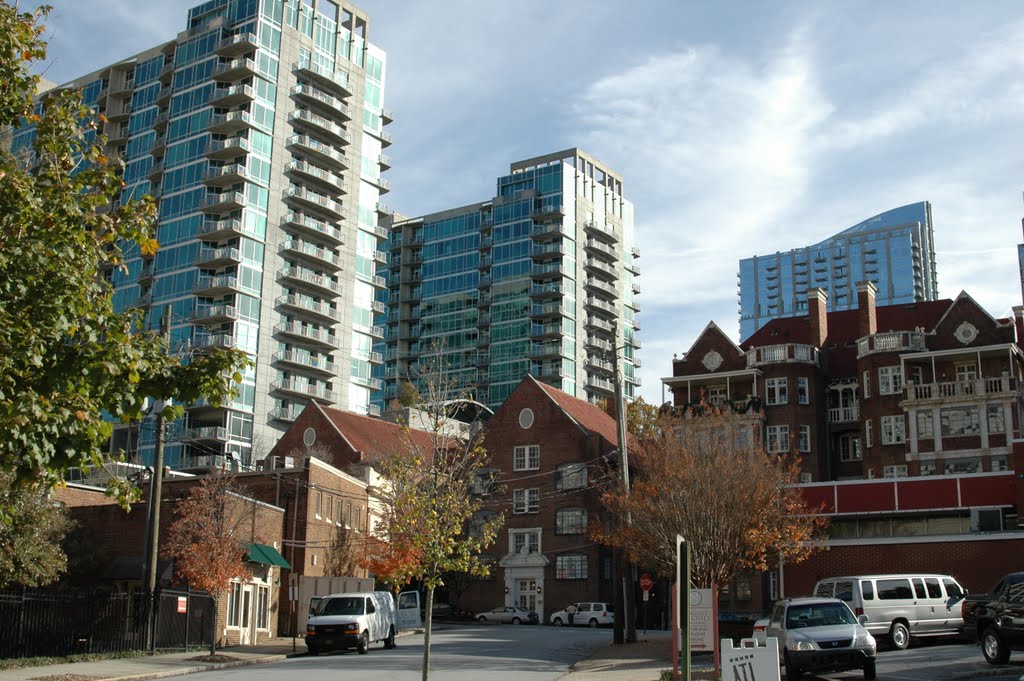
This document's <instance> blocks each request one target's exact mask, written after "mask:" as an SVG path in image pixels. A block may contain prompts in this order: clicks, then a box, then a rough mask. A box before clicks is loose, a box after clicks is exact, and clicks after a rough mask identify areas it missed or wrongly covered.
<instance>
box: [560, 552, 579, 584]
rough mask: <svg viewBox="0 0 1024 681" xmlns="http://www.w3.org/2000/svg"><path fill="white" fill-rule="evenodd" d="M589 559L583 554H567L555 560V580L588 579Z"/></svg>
mask: <svg viewBox="0 0 1024 681" xmlns="http://www.w3.org/2000/svg"><path fill="white" fill-rule="evenodd" d="M586 578H587V557H586V556H585V555H583V554H582V553H567V554H563V555H561V556H558V557H557V558H555V579H586Z"/></svg>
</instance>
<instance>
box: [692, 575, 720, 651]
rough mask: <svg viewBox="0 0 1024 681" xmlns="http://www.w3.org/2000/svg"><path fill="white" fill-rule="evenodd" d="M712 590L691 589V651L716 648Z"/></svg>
mask: <svg viewBox="0 0 1024 681" xmlns="http://www.w3.org/2000/svg"><path fill="white" fill-rule="evenodd" d="M712 593H713V592H712V591H711V589H690V650H714V648H715V610H716V608H715V607H714V605H715V599H714V596H712Z"/></svg>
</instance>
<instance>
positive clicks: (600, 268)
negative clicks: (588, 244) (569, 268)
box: [583, 258, 619, 281]
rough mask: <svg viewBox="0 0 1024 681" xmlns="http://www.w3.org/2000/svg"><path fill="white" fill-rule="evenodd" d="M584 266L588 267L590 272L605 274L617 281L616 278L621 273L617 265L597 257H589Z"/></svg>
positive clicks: (607, 277) (599, 274)
mask: <svg viewBox="0 0 1024 681" xmlns="http://www.w3.org/2000/svg"><path fill="white" fill-rule="evenodd" d="M583 266H584V267H586V268H587V269H588V270H589V271H590V272H592V273H594V274H597V275H598V276H603V277H605V278H606V279H609V280H611V281H615V280H616V279H618V278H619V273H618V271H617V270H616V269H615V267H614V266H613V265H609V264H608V263H606V262H605V261H603V260H598V259H597V258H587V260H586V262H585V263H584V265H583Z"/></svg>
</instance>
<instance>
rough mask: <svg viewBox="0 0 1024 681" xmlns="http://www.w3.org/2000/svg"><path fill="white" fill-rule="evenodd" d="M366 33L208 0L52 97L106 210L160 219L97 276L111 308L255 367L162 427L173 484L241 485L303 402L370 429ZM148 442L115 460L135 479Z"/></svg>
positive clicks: (23, 135) (379, 183)
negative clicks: (233, 480)
mask: <svg viewBox="0 0 1024 681" xmlns="http://www.w3.org/2000/svg"><path fill="white" fill-rule="evenodd" d="M369 27H370V21H369V18H368V16H367V15H366V14H365V13H364V12H363V11H361V10H359V9H358V8H356V7H354V6H352V5H349V4H347V3H343V2H336V1H334V0H252V1H250V2H237V1H235V0H209V1H208V2H205V3H202V4H200V5H197V6H196V7H194V8H192V9H191V10H189V12H188V15H187V17H186V20H185V27H184V30H183V31H181V32H180V33H179V34H178V35H177V36H176V37H174V38H173V39H171V40H168V41H167V42H164V43H161V44H159V45H155V46H153V47H152V48H150V49H147V50H145V51H143V52H140V53H139V54H136V55H133V56H131V57H128V58H126V59H124V60H121V61H119V62H117V63H114V64H110V65H108V66H105V67H103V68H101V69H98V70H96V71H93V72H92V73H89V74H86V75H83V76H81V77H79V78H75V79H74V80H72V81H71V82H69V83H65V84H63V85H60V86H58V87H59V88H76V89H79V90H80V91H81V92H82V96H83V99H84V101H85V102H86V103H87V104H89V105H90V106H92V107H93V108H94V110H95V111H96V112H97V114H102V115H103V117H104V119H105V121H106V122H104V123H103V124H102V126H101V127H102V132H103V133H104V134H105V135H106V137H107V140H108V145H107V146H108V152H109V153H111V154H114V155H117V156H118V157H120V158H121V159H123V161H124V163H125V170H124V176H123V177H124V181H125V184H126V186H125V189H124V190H123V192H122V194H121V197H120V199H119V200H120V201H126V200H128V199H131V198H135V197H139V196H142V195H147V194H148V195H150V196H153V197H154V198H156V199H157V200H158V201H159V224H158V229H157V239H158V240H159V242H160V245H161V248H160V250H159V252H158V253H157V254H156V256H155V257H151V258H150V257H145V256H142V255H140V254H138V253H135V254H129V256H130V257H129V259H128V262H127V268H126V269H125V271H120V270H115V271H110V272H107V273H106V276H107V278H108V279H109V281H110V282H111V283H112V285H113V286H114V289H115V296H114V298H115V304H116V306H117V308H119V309H126V308H131V307H134V308H137V309H139V310H141V311H143V312H144V313H145V325H146V327H147V328H149V329H156V328H158V326H159V320H160V319H161V317H162V316H163V314H164V310H165V308H167V307H170V309H171V330H170V331H171V337H172V347H173V349H174V350H175V351H176V352H180V353H181V354H182V355H183V356H185V355H187V354H188V353H195V352H204V351H206V350H207V349H208V348H218V347H232V348H239V349H242V350H244V351H245V352H247V353H248V354H249V355H250V356H251V358H252V359H253V361H254V362H255V366H254V367H253V368H252V369H250V370H249V371H247V372H246V374H245V376H244V380H243V382H242V385H241V388H240V394H239V395H238V396H237V397H236V398H235V399H234V400H233V401H232V402H231V403H229V404H225V405H222V406H219V407H214V406H213V405H210V404H206V403H204V402H199V403H196V404H192V405H189V406H188V408H187V414H186V416H185V418H184V419H182V420H180V421H179V422H177V423H174V424H170V425H169V426H168V430H167V447H166V451H165V455H164V456H165V461H166V462H168V463H169V464H170V465H171V466H174V467H181V468H185V467H202V466H224V465H226V464H227V463H228V462H231V461H235V462H237V464H238V465H240V466H241V467H242V468H246V467H250V466H252V465H253V464H254V462H255V460H258V459H260V458H262V457H263V456H265V455H266V453H267V451H268V450H269V449H270V446H272V444H273V443H274V442H275V441H276V440H277V439H278V437H279V436H280V434H281V433H282V432H284V430H285V429H287V427H288V425H289V424H290V423H291V422H292V421H293V420H294V419H295V418H296V417H297V415H298V414H299V413H300V412H301V410H302V409H303V408H304V407H305V405H306V404H308V403H309V402H310V401H316V402H318V403H321V404H325V405H333V406H336V407H338V408H341V409H347V410H351V411H354V412H358V413H363V414H371V413H375V410H376V407H375V405H373V404H371V399H370V398H371V393H372V391H373V389H374V383H373V380H372V377H371V370H372V367H373V366H374V365H379V364H380V363H381V362H382V358H381V356H380V355H379V354H377V353H375V352H374V351H373V348H372V346H373V343H374V341H375V340H377V339H380V338H381V337H382V334H383V327H382V326H378V325H376V324H375V322H374V316H375V315H376V314H378V313H382V312H383V311H384V307H383V305H382V304H380V303H378V302H375V298H376V293H377V292H378V291H380V290H382V288H383V280H381V279H380V278H378V277H377V276H376V268H377V266H378V265H379V264H381V263H383V262H384V253H383V251H382V250H380V244H381V243H382V242H383V241H384V239H385V238H386V236H387V233H386V231H384V230H383V229H382V228H381V227H380V226H379V225H378V216H379V205H380V197H381V196H382V195H383V194H385V193H386V192H387V191H388V182H387V180H386V179H384V178H383V177H382V171H384V170H386V169H387V168H388V167H389V166H390V159H389V158H388V156H387V154H386V153H384V152H385V149H386V148H387V147H388V146H389V145H390V143H391V136H390V134H389V133H388V132H386V130H385V127H386V125H387V124H388V123H389V122H391V120H392V115H391V114H390V113H389V112H388V111H387V110H386V109H384V108H383V105H384V101H383V96H384V95H383V93H384V84H385V65H386V56H385V54H384V52H383V51H382V50H381V49H380V48H379V47H377V46H375V45H373V44H372V43H370V42H369ZM42 96H43V97H45V96H46V94H45V93H44V94H43V95H42ZM32 135H33V130H32V129H31V128H25V129H23V130H20V131H18V133H17V134H16V136H15V140H14V147H15V149H16V150H17V149H23V148H26V147H27V145H28V144H29V143H30V142H31V139H32ZM154 443H155V432H154V429H153V428H152V427H151V424H144V426H143V427H141V428H138V427H132V428H127V429H121V430H119V432H118V435H117V436H116V437H115V438H114V442H113V446H114V447H115V449H125V450H127V451H129V452H130V453H132V454H133V455H134V456H135V457H136V460H137V461H140V462H142V463H148V462H150V461H152V453H153V447H154Z"/></svg>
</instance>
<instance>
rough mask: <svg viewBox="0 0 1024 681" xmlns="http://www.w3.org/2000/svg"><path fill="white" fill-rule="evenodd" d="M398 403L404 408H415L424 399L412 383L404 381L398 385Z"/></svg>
mask: <svg viewBox="0 0 1024 681" xmlns="http://www.w3.org/2000/svg"><path fill="white" fill-rule="evenodd" d="M397 399H398V403H399V404H400V405H402V406H403V407H415V406H416V405H418V404H419V403H420V402H421V401H422V400H423V398H422V397H421V396H420V391H419V390H417V389H416V386H415V385H413V384H412V381H402V382H401V383H399V385H398V398H397Z"/></svg>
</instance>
